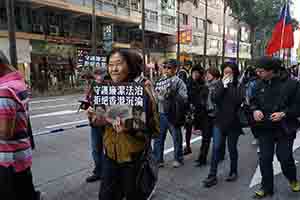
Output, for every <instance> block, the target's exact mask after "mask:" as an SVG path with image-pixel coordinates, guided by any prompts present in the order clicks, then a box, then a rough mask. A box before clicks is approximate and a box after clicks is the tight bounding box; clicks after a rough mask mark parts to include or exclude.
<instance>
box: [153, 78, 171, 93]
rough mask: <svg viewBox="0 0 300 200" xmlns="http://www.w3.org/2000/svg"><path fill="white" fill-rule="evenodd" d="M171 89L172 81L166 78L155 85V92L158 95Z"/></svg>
mask: <svg viewBox="0 0 300 200" xmlns="http://www.w3.org/2000/svg"><path fill="white" fill-rule="evenodd" d="M170 87H171V79H170V78H165V79H162V80H159V81H158V82H156V84H155V91H156V92H157V93H158V94H161V93H164V92H167V90H168V89H169V88H170Z"/></svg>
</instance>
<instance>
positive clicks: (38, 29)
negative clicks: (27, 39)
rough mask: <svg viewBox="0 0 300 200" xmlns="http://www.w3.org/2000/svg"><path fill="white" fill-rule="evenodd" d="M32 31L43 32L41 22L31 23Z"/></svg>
mask: <svg viewBox="0 0 300 200" xmlns="http://www.w3.org/2000/svg"><path fill="white" fill-rule="evenodd" d="M32 32H33V33H44V27H43V25H41V24H33V27H32Z"/></svg>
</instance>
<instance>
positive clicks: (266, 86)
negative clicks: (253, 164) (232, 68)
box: [251, 57, 300, 199]
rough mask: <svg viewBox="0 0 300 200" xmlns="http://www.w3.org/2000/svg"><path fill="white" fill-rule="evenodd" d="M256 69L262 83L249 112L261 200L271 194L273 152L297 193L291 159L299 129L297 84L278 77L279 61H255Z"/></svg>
mask: <svg viewBox="0 0 300 200" xmlns="http://www.w3.org/2000/svg"><path fill="white" fill-rule="evenodd" d="M256 68H257V69H256V72H257V75H258V77H259V78H260V79H261V80H262V81H261V82H259V83H258V84H257V88H256V90H255V94H254V97H253V99H252V101H251V109H252V111H253V117H254V121H255V128H256V130H257V136H258V141H259V148H260V156H259V165H260V170H261V174H262V188H261V189H260V190H258V191H256V192H255V195H254V198H256V199H262V198H264V197H266V196H269V195H272V194H273V191H274V190H273V187H274V186H273V178H274V175H273V164H272V163H273V156H274V152H276V156H277V158H278V160H279V162H280V164H281V168H282V172H283V174H284V175H285V177H286V178H287V179H288V181H289V183H290V187H291V190H292V191H293V192H299V191H300V184H299V182H298V181H297V172H296V165H295V160H294V157H293V143H294V139H295V138H296V131H297V129H298V127H299V122H298V120H297V118H298V117H299V116H300V106H299V102H300V87H299V83H297V82H296V81H293V80H291V79H289V78H288V77H287V76H281V75H280V74H281V73H280V70H281V69H282V62H281V61H280V60H278V59H275V58H270V57H263V58H261V59H259V60H258V62H257V66H256ZM275 147H276V149H275ZM275 150H276V151H275Z"/></svg>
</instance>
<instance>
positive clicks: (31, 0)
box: [0, 0, 141, 92]
mask: <svg viewBox="0 0 300 200" xmlns="http://www.w3.org/2000/svg"><path fill="white" fill-rule="evenodd" d="M15 2H16V3H15V16H16V31H17V32H16V37H17V56H18V68H19V70H20V71H21V72H23V73H24V76H25V79H26V80H27V81H29V82H31V85H32V87H33V89H37V90H40V91H41V92H43V91H47V90H48V89H50V88H52V87H54V88H56V89H62V88H65V87H75V86H76V85H77V84H78V80H80V75H81V73H82V72H83V71H85V70H87V68H93V66H88V65H89V63H88V64H87V65H86V64H85V63H86V62H85V61H83V60H82V59H85V58H87V57H90V56H89V54H90V51H91V46H92V45H91V38H92V0H17V1H15ZM95 8H96V12H95V13H96V21H97V25H96V33H97V36H96V42H97V57H94V59H95V60H96V61H95V62H96V66H99V65H100V66H102V67H105V64H106V60H105V59H106V52H105V49H104V44H103V29H104V28H103V27H105V26H107V25H113V28H112V32H113V34H112V35H113V38H112V41H113V42H112V46H114V47H119V48H130V46H131V43H132V42H133V41H134V40H135V35H134V30H136V29H137V28H138V27H139V25H140V24H141V10H140V3H139V1H138V0H96V7H95ZM7 30H8V28H7V17H6V8H5V1H0V48H1V49H2V50H4V52H5V53H6V54H7V55H8V54H9V42H8V31H7ZM132 30H133V31H132ZM80 59H81V60H80ZM78 61H79V62H78ZM81 61H82V62H81ZM95 62H94V63H95Z"/></svg>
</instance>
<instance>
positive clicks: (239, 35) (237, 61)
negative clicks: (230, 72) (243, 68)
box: [236, 20, 241, 66]
mask: <svg viewBox="0 0 300 200" xmlns="http://www.w3.org/2000/svg"><path fill="white" fill-rule="evenodd" d="M240 40H241V26H240V20H238V31H237V40H236V64H237V65H238V66H239V64H240Z"/></svg>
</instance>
